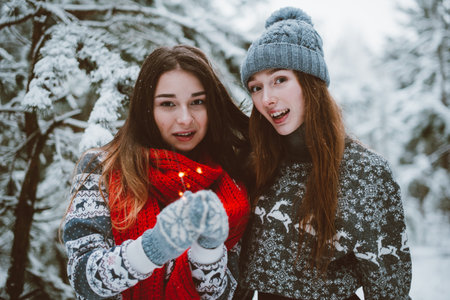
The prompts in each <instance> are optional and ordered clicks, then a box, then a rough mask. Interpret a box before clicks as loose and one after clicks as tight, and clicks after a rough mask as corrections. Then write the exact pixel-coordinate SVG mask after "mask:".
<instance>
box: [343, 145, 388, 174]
mask: <svg viewBox="0 0 450 300" xmlns="http://www.w3.org/2000/svg"><path fill="white" fill-rule="evenodd" d="M342 167H343V169H344V170H347V171H350V170H352V171H355V172H358V173H372V172H374V173H378V174H380V175H381V173H384V172H389V173H390V172H391V168H390V165H389V163H388V161H387V160H386V159H385V158H384V157H383V156H382V155H380V154H379V153H377V152H375V151H374V150H372V149H370V148H368V147H366V146H364V145H363V144H362V143H360V142H359V141H357V140H353V139H347V140H346V143H345V150H344V156H343V159H342Z"/></svg>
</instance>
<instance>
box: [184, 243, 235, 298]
mask: <svg viewBox="0 0 450 300" xmlns="http://www.w3.org/2000/svg"><path fill="white" fill-rule="evenodd" d="M193 251H195V249H193V248H191V249H190V250H189V252H188V258H189V263H190V267H191V270H192V278H193V280H194V284H195V287H196V290H197V293H198V294H199V295H200V299H208V300H209V299H211V300H212V299H232V298H233V295H234V292H235V291H236V286H237V278H238V274H237V272H238V259H239V252H240V244H239V243H238V244H236V245H235V246H234V247H233V248H231V249H230V250H228V251H227V248H226V247H225V246H223V255H222V256H221V258H219V260H218V261H216V262H212V263H202V262H199V260H198V259H197V257H196V255H193V254H194V253H193ZM203 256H205V254H203Z"/></svg>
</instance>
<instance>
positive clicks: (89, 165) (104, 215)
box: [63, 152, 240, 299]
mask: <svg viewBox="0 0 450 300" xmlns="http://www.w3.org/2000/svg"><path fill="white" fill-rule="evenodd" d="M98 154H99V153H95V152H90V153H88V154H87V155H85V156H84V157H83V158H82V160H81V161H80V163H79V164H78V167H77V169H76V171H75V176H74V180H73V184H72V189H71V195H75V197H74V198H73V201H72V203H71V205H70V207H69V209H68V213H67V215H66V218H65V220H64V231H63V240H64V244H65V247H66V252H67V255H68V264H67V274H68V278H69V281H70V284H71V285H72V287H73V288H74V290H75V292H76V296H77V298H78V299H105V298H108V299H121V298H122V297H121V294H120V293H121V292H122V291H124V290H126V289H128V288H129V287H132V286H134V285H136V284H137V283H138V282H139V281H141V280H144V279H146V278H148V277H149V276H151V274H152V273H151V272H150V273H148V274H142V273H140V272H139V271H137V270H135V269H134V268H133V267H132V265H131V264H130V262H129V260H128V257H127V251H126V250H127V247H128V245H129V244H130V243H131V240H127V241H125V242H124V243H122V244H121V245H116V244H115V242H114V237H113V233H112V226H111V218H110V212H109V209H108V207H107V205H106V202H107V201H108V192H107V191H106V190H104V189H103V190H102V194H103V196H104V197H105V199H106V202H105V200H103V198H102V195H101V193H100V191H99V180H100V174H101V169H100V168H99V163H100V160H99V159H101V158H99V155H98ZM224 250H226V248H225V247H224ZM239 250H240V247H239V246H238V245H236V246H235V247H234V248H233V249H231V250H229V251H228V252H229V253H230V254H228V253H227V251H224V254H223V256H222V258H221V259H220V260H219V261H218V262H216V263H213V264H201V263H198V262H195V261H194V260H193V259H191V255H188V257H189V263H190V267H191V270H192V276H193V279H194V284H195V286H196V289H197V291H198V293H199V295H200V298H201V299H219V298H220V299H231V298H232V296H233V293H234V291H235V289H236V285H237V284H236V279H235V275H233V273H232V272H230V269H231V267H230V269H229V268H228V266H227V264H231V265H236V264H237V262H236V261H237V259H238V256H239V253H237V254H236V253H235V252H236V251H239ZM188 253H189V252H188ZM172 265H173V264H171V262H169V263H168V264H167V268H166V272H167V273H166V279H167V278H169V276H170V273H171V271H172V270H173V266H172Z"/></svg>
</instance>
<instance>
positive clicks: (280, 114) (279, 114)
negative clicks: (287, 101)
mask: <svg viewBox="0 0 450 300" xmlns="http://www.w3.org/2000/svg"><path fill="white" fill-rule="evenodd" d="M290 111H291V110H290V109H289V108H286V109H284V110H280V111H277V112H274V113H273V114H270V116H271V117H272V118H273V119H275V120H278V119H281V118H282V117H284V116H285V115H287V114H288V113H289V112H290Z"/></svg>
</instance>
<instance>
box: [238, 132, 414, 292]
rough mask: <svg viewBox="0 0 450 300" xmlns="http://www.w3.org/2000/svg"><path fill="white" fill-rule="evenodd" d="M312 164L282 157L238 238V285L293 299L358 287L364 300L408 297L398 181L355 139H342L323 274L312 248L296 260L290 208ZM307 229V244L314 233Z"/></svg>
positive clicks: (295, 226) (296, 227)
mask: <svg viewBox="0 0 450 300" xmlns="http://www.w3.org/2000/svg"><path fill="white" fill-rule="evenodd" d="M297 144H298V143H297ZM300 144H301V143H300ZM302 145H303V144H301V145H300V146H302ZM297 147H298V145H297ZM303 147H304V145H303ZM303 150H304V149H303ZM303 150H302V149H300V150H297V153H298V152H299V151H300V152H301V151H303ZM297 156H298V155H297ZM311 167H312V165H311V163H310V160H309V161H306V162H304V161H303V162H302V161H290V162H287V161H286V162H285V163H284V164H283V165H282V167H281V168H280V172H279V176H278V177H277V178H276V179H275V181H274V183H273V185H272V186H271V187H270V188H269V189H268V190H267V191H266V192H265V193H264V194H263V196H261V197H260V199H259V202H258V204H257V206H256V208H255V210H254V213H253V214H252V216H251V220H250V225H249V228H248V232H247V235H246V237H245V238H244V239H243V240H245V241H246V243H245V245H243V249H242V254H241V267H242V268H241V272H242V273H241V277H240V280H239V284H240V285H241V286H242V288H243V289H244V290H245V289H248V290H258V291H261V292H263V293H269V294H276V295H280V296H284V297H288V298H297V299H329V300H332V299H335V300H337V299H346V298H348V297H350V296H351V295H352V294H354V293H355V291H356V290H357V289H358V288H359V287H361V286H362V287H363V291H364V296H365V299H366V300H370V299H396V300H402V299H410V298H409V296H408V293H409V289H410V283H411V258H410V252H409V247H408V244H407V235H406V228H405V222H404V213H403V207H402V202H401V198H400V191H399V186H398V185H397V183H396V182H395V181H394V180H393V178H392V173H391V171H390V168H389V166H388V164H387V162H386V161H385V160H384V159H383V158H382V157H380V156H379V155H377V154H376V153H374V152H372V151H370V150H368V149H366V148H364V147H363V146H361V145H360V144H358V143H356V142H354V141H350V140H348V141H347V142H346V148H345V151H344V157H343V161H342V164H341V172H340V177H341V179H340V196H339V200H338V212H337V216H336V229H337V234H336V236H335V242H334V245H335V248H336V251H335V253H334V256H333V257H332V262H331V264H330V266H329V268H328V270H327V273H326V276H325V277H323V276H320V275H319V273H318V271H317V270H316V269H311V268H309V259H310V253H311V250H310V248H308V247H304V248H303V250H302V252H301V253H300V256H299V257H298V260H297V261H296V259H297V249H298V234H299V223H298V217H297V216H296V213H295V212H296V211H297V209H298V206H299V205H300V202H301V199H302V198H303V196H304V194H305V183H306V180H307V178H308V174H309V173H310V170H311ZM299 199H300V200H299ZM307 231H308V233H307V236H306V237H305V243H308V240H309V242H311V238H312V237H313V235H314V234H315V233H314V230H313V229H311V228H310V229H309V230H307ZM306 245H307V244H306Z"/></svg>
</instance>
